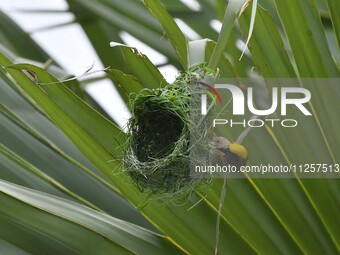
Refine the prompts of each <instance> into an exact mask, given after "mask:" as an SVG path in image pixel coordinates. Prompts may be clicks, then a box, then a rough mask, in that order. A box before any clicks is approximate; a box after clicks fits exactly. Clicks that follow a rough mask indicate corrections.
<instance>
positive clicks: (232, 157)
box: [210, 137, 248, 167]
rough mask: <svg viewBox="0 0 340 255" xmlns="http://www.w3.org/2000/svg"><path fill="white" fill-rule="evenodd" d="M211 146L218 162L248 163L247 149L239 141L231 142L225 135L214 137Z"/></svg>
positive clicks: (214, 158) (231, 163)
mask: <svg viewBox="0 0 340 255" xmlns="http://www.w3.org/2000/svg"><path fill="white" fill-rule="evenodd" d="M210 146H211V155H212V159H213V161H215V163H217V164H223V165H227V164H229V165H235V166H238V167H239V166H242V165H245V164H246V163H247V160H248V151H247V149H246V148H245V147H244V146H243V145H241V144H237V143H231V142H230V141H229V140H228V139H226V138H224V137H214V138H213V140H212V142H211V143H210Z"/></svg>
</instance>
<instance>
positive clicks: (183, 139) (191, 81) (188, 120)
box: [123, 73, 211, 199]
mask: <svg viewBox="0 0 340 255" xmlns="http://www.w3.org/2000/svg"><path fill="white" fill-rule="evenodd" d="M196 84H198V83H197V77H196V76H193V75H192V74H190V73H185V74H182V75H181V76H180V77H178V78H177V79H176V81H175V82H174V83H173V84H169V85H167V86H166V87H163V88H158V89H153V90H143V91H142V92H141V93H140V94H139V95H137V96H136V98H135V99H134V100H132V101H131V107H130V108H131V111H132V117H131V118H130V120H129V123H128V140H127V147H126V151H125V155H124V159H123V162H124V169H125V171H126V172H127V173H128V174H129V175H130V177H131V178H132V180H133V182H134V183H135V184H136V186H137V187H138V188H139V190H140V191H142V192H143V193H146V194H149V195H155V196H156V197H162V198H170V199H172V198H176V197H178V196H177V195H181V196H182V197H183V196H184V197H185V196H186V195H188V194H190V193H191V192H192V191H194V190H196V189H197V188H198V187H199V185H200V184H201V183H202V182H204V183H207V182H209V181H207V179H202V178H192V176H191V175H190V163H191V161H192V160H202V161H204V162H198V163H201V164H207V162H206V161H205V158H204V157H202V159H199V157H193V154H192V147H193V145H192V142H190V139H191V141H193V140H194V141H198V140H199V141H200V144H204V145H207V144H208V139H209V133H210V131H209V130H210V129H211V127H210V126H209V124H208V122H202V125H200V126H199V127H198V126H197V124H196V123H197V121H196V120H194V119H193V118H195V117H193V116H197V118H198V117H199V118H201V115H200V114H197V113H194V112H193V109H198V110H199V111H200V105H199V106H198V107H196V106H195V105H194V106H193V104H200V94H201V93H202V89H201V88H199V86H193V85H196ZM193 88H194V89H193ZM196 163H197V162H196Z"/></svg>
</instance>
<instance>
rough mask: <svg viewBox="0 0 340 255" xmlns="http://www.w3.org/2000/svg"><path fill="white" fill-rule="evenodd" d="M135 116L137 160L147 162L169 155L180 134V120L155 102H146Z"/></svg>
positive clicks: (173, 113)
mask: <svg viewBox="0 0 340 255" xmlns="http://www.w3.org/2000/svg"><path fill="white" fill-rule="evenodd" d="M136 116H137V119H136V122H137V126H136V127H135V128H136V130H135V131H134V132H133V133H134V137H135V142H136V151H135V153H136V156H137V158H138V160H139V161H141V162H149V161H152V160H154V159H160V158H163V157H165V156H167V155H169V154H170V153H171V152H172V151H173V149H174V148H175V146H176V142H177V141H178V139H179V138H180V136H181V134H182V130H183V121H182V119H181V118H180V117H179V116H178V115H176V113H175V112H173V111H171V110H169V109H166V108H165V106H164V107H162V106H161V105H159V104H157V103H155V102H149V103H147V102H146V103H145V105H144V107H141V108H140V110H139V111H138V112H136Z"/></svg>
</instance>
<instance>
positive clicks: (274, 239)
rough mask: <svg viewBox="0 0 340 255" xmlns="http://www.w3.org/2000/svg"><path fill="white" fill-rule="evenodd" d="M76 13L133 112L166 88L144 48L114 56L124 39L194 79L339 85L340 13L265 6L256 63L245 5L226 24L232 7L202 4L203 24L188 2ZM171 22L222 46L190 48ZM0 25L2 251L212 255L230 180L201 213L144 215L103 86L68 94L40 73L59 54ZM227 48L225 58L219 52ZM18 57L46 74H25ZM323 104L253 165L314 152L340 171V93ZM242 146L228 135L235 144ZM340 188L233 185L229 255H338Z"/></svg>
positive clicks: (337, 6) (331, 1) (338, 8)
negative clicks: (199, 71)
mask: <svg viewBox="0 0 340 255" xmlns="http://www.w3.org/2000/svg"><path fill="white" fill-rule="evenodd" d="M67 2H68V4H69V10H68V11H70V12H72V13H73V14H74V15H75V17H76V18H75V20H74V22H77V23H79V24H80V25H81V26H82V28H83V29H84V31H85V32H86V35H87V36H88V38H89V39H90V41H91V43H92V45H93V46H94V48H95V49H96V52H97V53H98V55H99V56H100V59H101V60H102V62H103V63H104V65H105V66H110V67H111V69H110V70H108V71H107V76H106V77H109V78H110V79H112V81H113V82H114V83H115V84H116V88H117V89H118V91H119V93H120V94H121V96H122V98H123V99H124V100H125V101H126V102H127V101H128V95H129V94H130V93H134V92H138V91H140V90H141V89H142V88H156V87H159V86H163V85H164V84H165V83H166V82H165V80H164V78H163V77H162V75H161V74H160V73H159V71H158V69H157V67H155V66H153V65H152V63H151V62H150V61H149V60H148V58H147V57H146V56H144V55H142V54H140V53H138V52H137V51H136V50H135V49H131V48H129V47H124V46H119V47H115V48H109V47H108V42H109V41H116V42H122V39H121V38H120V35H119V32H120V31H127V32H128V33H130V34H131V35H133V36H135V37H136V38H138V39H139V40H141V41H143V42H144V43H146V44H147V45H149V46H151V47H152V48H154V49H155V50H157V51H159V52H160V53H162V54H164V55H165V56H166V57H167V58H168V62H169V63H171V64H173V65H175V66H176V67H177V68H179V69H182V70H187V68H188V66H189V65H190V64H192V63H194V62H195V61H196V60H197V59H199V60H205V61H206V62H207V63H209V65H210V66H212V67H218V68H219V70H220V73H221V74H222V77H250V76H251V75H253V74H254V70H255V72H256V74H258V75H261V76H263V77H269V78H287V77H291V78H294V77H309V78H316V77H318V78H329V77H331V78H337V77H338V76H339V60H340V53H339V42H340V21H339V15H338V13H339V12H340V3H339V1H338V0H327V1H326V0H298V1H297V0H286V1H282V0H276V1H273V0H263V1H259V5H260V6H258V8H257V13H256V20H255V25H254V30H253V34H252V37H251V40H250V43H249V50H250V54H247V55H246V56H244V57H243V58H242V60H241V61H238V59H239V57H240V55H241V51H240V49H238V48H237V47H236V42H237V41H238V40H243V41H245V40H246V37H247V34H248V31H249V24H250V17H251V4H250V5H248V6H244V7H246V8H243V9H242V11H241V12H238V10H239V9H240V7H241V6H242V5H243V1H240V0H238V1H237V0H231V1H229V4H228V5H229V7H228V8H229V9H228V11H227V12H226V16H225V17H224V13H225V12H224V10H225V8H226V3H225V1H219V0H216V1H208V0H200V1H199V3H200V6H201V9H200V10H195V11H194V10H191V9H190V8H188V7H186V6H185V5H183V4H182V3H181V2H180V1H179V0H172V1H165V0H164V1H162V4H163V5H161V4H160V3H159V2H158V1H151V0H145V1H144V5H143V3H141V2H139V1H136V0H126V1H114V0H97V1H94V0H82V1H80V0H68V1H67ZM250 3H252V2H250ZM145 6H146V7H147V8H145ZM164 7H165V8H164ZM35 11H38V12H40V11H43V10H35ZM149 11H151V13H152V14H153V15H154V16H153V15H152V14H151V13H150V12H149ZM168 14H170V15H171V16H169V15H168ZM155 17H156V19H155ZM171 17H177V18H180V19H182V20H183V21H184V22H186V24H188V25H189V26H190V27H191V28H192V29H193V30H195V32H196V33H198V34H199V35H200V36H201V37H202V38H209V39H210V40H206V41H204V40H203V41H198V42H197V41H196V42H188V41H187V39H186V38H185V36H184V35H183V34H182V32H181V31H180V30H179V29H178V27H177V26H176V25H175V23H174V22H173V19H172V18H171ZM223 17H224V18H223ZM0 19H1V26H0V43H1V44H0V47H1V48H0V49H1V52H2V53H3V54H1V55H0V64H1V66H2V67H3V68H1V69H0V178H1V180H0V252H1V253H3V254H194V255H196V254H213V253H214V247H215V224H216V212H217V206H218V201H219V196H220V192H221V186H222V181H221V180H214V183H213V186H212V188H211V189H210V190H209V191H208V192H207V197H206V198H205V199H203V201H202V202H200V203H198V204H197V205H196V206H195V207H194V208H193V209H191V210H188V209H189V208H190V207H191V206H192V205H194V204H196V203H197V202H198V201H199V200H200V199H201V198H202V194H200V193H198V192H197V193H195V194H193V195H192V196H191V197H190V199H189V201H188V202H187V203H185V204H183V205H175V204H166V205H164V204H163V203H162V202H161V201H158V202H153V203H152V204H150V205H148V206H146V207H144V208H143V209H140V210H137V209H136V206H138V205H139V203H140V202H141V194H140V193H139V192H138V191H137V189H136V188H135V186H134V185H133V184H132V183H131V181H130V180H129V178H128V177H127V176H126V175H124V174H122V173H121V172H122V171H121V170H122V169H121V162H120V159H121V155H122V149H121V147H120V145H121V144H124V142H125V139H126V137H125V134H124V133H123V132H122V131H121V130H120V128H118V127H117V126H116V125H115V124H114V122H113V120H111V119H108V116H107V115H106V114H105V111H104V110H103V109H101V108H100V107H99V106H98V104H96V103H95V102H94V100H93V99H92V98H91V97H90V96H89V95H88V94H87V93H86V92H85V91H84V87H86V86H87V85H88V84H90V83H91V80H88V81H82V82H80V81H78V80H73V81H70V82H65V83H64V84H59V83H58V85H57V86H56V83H55V82H56V81H57V79H59V80H64V79H65V78H67V77H70V76H69V75H68V74H67V73H65V72H64V71H63V70H61V69H60V68H59V67H58V66H56V65H54V66H52V67H50V68H49V69H48V71H49V72H50V73H52V74H53V76H52V75H51V74H50V73H48V72H47V71H46V70H44V69H42V68H39V67H37V66H36V65H40V67H42V66H43V63H44V62H45V61H47V60H48V58H49V56H48V55H47V53H45V52H44V51H43V50H42V49H41V48H40V47H39V46H38V45H36V43H35V42H34V41H33V40H32V39H31V38H30V35H29V34H26V33H25V32H23V31H22V30H21V29H20V27H19V26H17V25H16V24H15V23H14V22H13V21H11V20H10V19H9V18H8V17H7V16H6V14H4V13H0ZM157 19H158V20H157ZM213 19H218V20H221V21H223V20H224V21H225V22H224V27H223V29H222V33H221V36H220V37H219V39H218V40H217V36H218V33H217V32H215V31H214V30H213V29H211V27H210V26H209V22H210V21H211V20H213ZM235 19H236V21H235V22H234V20H235ZM214 41H218V44H217V47H216V49H218V48H220V49H221V50H223V51H224V53H225V54H224V55H222V56H221V55H220V54H217V53H218V51H216V50H215V52H213V49H214V47H215V43H214ZM225 43H226V46H225ZM188 49H189V50H188ZM241 50H242V49H241ZM216 52H217V53H216ZM216 54H217V55H216ZM211 55H212V56H213V57H212V58H211ZM216 56H218V58H216ZM219 56H220V57H219ZM18 57H24V58H26V59H27V61H25V62H27V63H31V62H30V61H31V60H32V61H35V63H36V65H31V64H13V63H16V60H17V58H18ZM212 60H213V61H212ZM37 62H38V63H37ZM39 62H40V64H39ZM23 70H25V71H23ZM27 71H29V73H31V74H34V79H36V80H37V81H39V83H40V84H42V85H40V86H37V85H36V83H35V82H34V79H31V78H32V77H31V76H30V75H27ZM55 77H56V78H57V79H56V78H55ZM44 83H45V84H44ZM72 91H73V92H72ZM312 93H313V94H316V95H317V97H318V103H317V104H315V105H313V104H311V105H310V106H309V107H310V108H311V109H312V110H313V118H314V119H313V121H314V124H313V125H308V126H303V127H300V128H297V129H295V131H294V132H289V133H287V132H285V131H284V130H271V129H270V128H268V127H267V128H266V129H261V130H260V131H257V132H252V133H251V134H250V135H249V137H247V141H246V143H245V145H246V146H247V148H249V152H250V155H251V160H250V162H249V164H256V162H270V163H272V164H281V163H283V164H287V163H289V162H292V161H293V162H294V161H297V160H299V158H300V156H301V153H302V152H303V153H304V154H303V155H304V160H306V161H311V162H312V161H313V160H315V159H327V160H329V161H330V162H334V163H339V162H340V153H339V152H340V149H339V144H340V133H339V132H337V131H336V129H337V127H338V126H339V125H340V119H339V114H338V112H339V109H340V108H339V106H340V104H339V95H340V88H339V85H338V84H333V85H332V86H330V87H320V86H318V87H314V88H313V91H312ZM329 102H331V103H329ZM89 105H91V106H92V107H90V106H89ZM98 112H101V113H102V114H103V115H105V116H106V117H103V115H101V114H99V113H98ZM239 133H240V130H237V129H233V130H229V131H227V132H226V133H225V135H226V136H227V137H230V138H231V139H235V138H236V137H237V135H238V134H239ZM339 184H340V183H339V179H232V180H231V181H230V182H229V184H228V185H229V186H228V195H227V198H226V201H225V205H224V207H223V211H222V218H221V225H220V228H221V236H220V238H221V239H220V240H221V241H220V249H219V254H270V255H272V254H316V255H319V254H338V253H339V251H340V220H339V217H338V215H339V212H340V185H339Z"/></svg>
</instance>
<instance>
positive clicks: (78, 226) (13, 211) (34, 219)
mask: <svg viewBox="0 0 340 255" xmlns="http://www.w3.org/2000/svg"><path fill="white" fill-rule="evenodd" d="M0 192H1V195H0V197H1V201H2V205H3V206H2V207H1V209H0V210H1V217H4V218H5V219H7V220H8V222H10V220H12V221H14V222H17V223H20V224H21V225H22V226H24V227H26V228H31V229H34V230H35V231H36V232H38V233H39V234H40V235H45V236H46V237H47V238H48V239H50V241H52V240H53V241H54V242H55V243H57V245H58V243H59V245H60V244H61V245H62V246H64V251H63V250H62V249H60V250H59V251H58V250H56V251H55V252H54V253H51V254H60V253H58V252H65V250H69V251H68V252H70V253H63V254H77V253H78V254H79V253H81V254H93V253H96V254H107V253H111V252H116V253H118V254H133V253H137V252H138V253H140V254H159V252H160V251H162V252H163V253H164V254H174V253H176V254H181V251H180V250H178V248H177V247H174V246H172V245H171V243H170V242H169V241H167V240H166V239H165V238H164V237H163V236H160V235H158V234H155V233H153V232H151V231H149V230H146V229H143V228H141V227H138V226H136V225H133V224H131V223H128V222H125V221H122V220H118V219H115V218H113V217H110V216H108V215H105V214H102V213H99V212H97V211H94V210H92V209H89V208H87V207H84V206H82V205H79V204H76V203H73V202H70V201H67V200H64V199H61V198H58V197H54V196H51V195H46V194H44V193H40V192H37V191H33V190H29V189H27V188H23V187H20V186H17V185H14V184H10V183H7V182H4V181H0ZM1 232H2V231H1ZM74 233H77V234H76V235H75V234H74ZM2 238H4V239H5V240H6V239H7V240H8V239H9V240H10V239H11V238H13V236H8V237H6V236H2ZM20 241H21V240H18V241H17V242H20ZM37 241H38V240H37ZM36 244H37V245H32V243H31V245H32V246H38V247H39V245H40V244H39V242H36ZM98 247H100V248H99V249H98ZM26 248H28V247H26Z"/></svg>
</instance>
